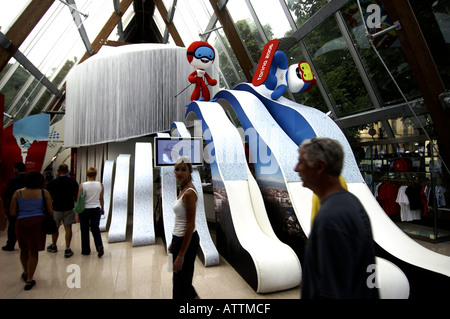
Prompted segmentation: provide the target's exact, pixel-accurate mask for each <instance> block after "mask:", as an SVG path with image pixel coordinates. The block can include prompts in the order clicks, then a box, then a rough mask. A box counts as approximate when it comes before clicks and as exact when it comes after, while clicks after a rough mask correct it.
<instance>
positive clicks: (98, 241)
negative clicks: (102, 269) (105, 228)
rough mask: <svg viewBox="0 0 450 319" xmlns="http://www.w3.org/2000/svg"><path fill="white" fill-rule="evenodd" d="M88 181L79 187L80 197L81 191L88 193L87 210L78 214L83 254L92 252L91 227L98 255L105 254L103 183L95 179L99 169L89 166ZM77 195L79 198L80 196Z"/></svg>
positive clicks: (85, 205) (86, 199)
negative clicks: (102, 232)
mask: <svg viewBox="0 0 450 319" xmlns="http://www.w3.org/2000/svg"><path fill="white" fill-rule="evenodd" d="M86 175H87V179H88V180H87V182H85V183H83V184H81V185H80V187H79V189H78V197H79V196H80V194H81V192H83V194H85V195H86V198H85V204H84V207H85V210H84V211H83V212H82V213H80V214H79V215H78V217H79V220H80V233H81V254H82V255H89V254H90V253H91V245H90V239H89V229H90V230H91V233H92V236H93V237H94V243H95V247H96V249H97V253H98V257H102V256H103V254H104V250H103V242H102V237H101V234H100V227H99V225H100V217H101V215H103V214H104V211H103V184H102V183H100V182H97V181H95V179H96V177H97V169H96V168H95V167H89V168H88V170H87V173H86ZM78 197H77V198H78Z"/></svg>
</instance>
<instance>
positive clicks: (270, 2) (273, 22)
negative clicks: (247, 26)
mask: <svg viewBox="0 0 450 319" xmlns="http://www.w3.org/2000/svg"><path fill="white" fill-rule="evenodd" d="M251 3H252V6H253V8H254V10H255V12H256V15H257V16H258V19H259V22H260V23H261V25H262V26H263V29H264V33H265V34H266V36H267V38H268V39H269V40H272V39H274V38H282V37H284V36H286V32H288V31H291V30H292V29H291V26H290V25H289V21H288V19H287V18H286V15H285V14H284V11H283V8H282V7H281V5H280V1H279V0H266V1H261V0H259V1H256V0H253V1H251Z"/></svg>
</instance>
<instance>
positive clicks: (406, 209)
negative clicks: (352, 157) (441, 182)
mask: <svg viewBox="0 0 450 319" xmlns="http://www.w3.org/2000/svg"><path fill="white" fill-rule="evenodd" d="M445 192H446V190H445V188H444V187H443V186H436V187H435V196H436V201H437V206H438V207H444V206H446V201H445V196H444V194H445ZM431 193H432V192H431V187H430V186H428V185H424V186H421V185H419V184H417V183H413V184H411V185H403V184H401V183H399V182H394V181H388V182H380V183H377V184H376V185H375V188H374V196H375V198H376V199H377V200H378V202H379V204H380V206H381V207H382V208H383V210H384V211H385V212H386V214H387V215H389V216H394V215H397V214H400V218H401V220H402V221H411V220H417V219H420V218H421V216H422V215H424V216H425V215H427V214H428V213H429V212H430V211H429V209H428V207H429V206H433V203H432V201H431V200H432V198H430V195H431Z"/></svg>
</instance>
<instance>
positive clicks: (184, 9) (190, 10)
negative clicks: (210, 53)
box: [174, 0, 210, 47]
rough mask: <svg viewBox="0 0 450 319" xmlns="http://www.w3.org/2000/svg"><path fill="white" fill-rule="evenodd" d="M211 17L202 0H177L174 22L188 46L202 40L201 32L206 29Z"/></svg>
mask: <svg viewBox="0 0 450 319" xmlns="http://www.w3.org/2000/svg"><path fill="white" fill-rule="evenodd" d="M209 19H210V15H209V13H208V12H207V11H205V10H204V6H203V3H202V2H201V1H200V0H189V1H187V0H182V1H178V2H177V7H176V11H175V16H174V23H175V26H176V27H177V30H178V33H179V34H180V36H181V38H182V40H183V42H184V45H185V46H186V47H187V46H189V44H191V43H192V42H194V41H199V40H200V34H201V33H203V32H204V31H205V28H206V26H207V25H208V22H209Z"/></svg>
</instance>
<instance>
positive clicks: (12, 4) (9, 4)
mask: <svg viewBox="0 0 450 319" xmlns="http://www.w3.org/2000/svg"><path fill="white" fill-rule="evenodd" d="M30 2H31V0H14V1H0V27H1V30H0V31H1V32H3V33H4V34H6V32H8V30H9V28H10V27H11V26H12V25H13V24H14V21H16V19H17V18H18V17H19V16H20V14H21V13H22V11H23V10H24V9H25V8H26V7H27V6H28V4H29V3H30Z"/></svg>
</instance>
